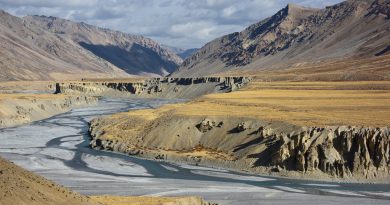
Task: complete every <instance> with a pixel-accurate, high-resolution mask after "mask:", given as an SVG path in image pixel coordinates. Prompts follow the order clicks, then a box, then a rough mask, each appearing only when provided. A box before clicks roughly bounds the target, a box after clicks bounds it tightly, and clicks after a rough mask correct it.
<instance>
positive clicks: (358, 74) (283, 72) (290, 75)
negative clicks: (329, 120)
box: [215, 55, 390, 81]
mask: <svg viewBox="0 0 390 205" xmlns="http://www.w3.org/2000/svg"><path fill="white" fill-rule="evenodd" d="M215 75H216V76H221V75H223V76H234V75H239V76H242V75H250V76H256V78H258V79H262V80H264V81H288V80H294V81H363V80H375V81H376V80H390V55H383V56H379V57H369V58H341V59H332V60H326V61H318V62H311V63H309V62H301V61H300V62H299V63H296V64H293V65H291V66H283V67H280V68H279V69H273V70H267V68H263V69H258V70H252V71H251V70H242V69H236V70H233V71H229V72H226V73H222V74H221V73H219V74H215Z"/></svg>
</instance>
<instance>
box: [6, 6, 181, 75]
mask: <svg viewBox="0 0 390 205" xmlns="http://www.w3.org/2000/svg"><path fill="white" fill-rule="evenodd" d="M0 18H1V22H0V27H1V30H0V48H1V51H0V70H1V74H0V79H1V80H7V81H9V80H52V79H59V80H62V79H79V78H80V76H83V77H90V78H99V77H105V78H107V77H110V78H123V77H132V76H135V75H137V76H138V75H143V76H165V75H167V74H168V73H170V72H172V71H174V70H175V69H176V68H177V67H178V66H179V64H180V63H181V61H182V60H181V58H180V57H178V56H177V55H176V54H174V53H173V52H170V51H168V50H166V49H164V48H162V47H160V45H159V44H158V43H157V42H154V41H153V40H151V39H149V38H145V37H142V36H139V35H131V34H125V33H121V32H119V31H112V30H109V29H104V28H99V27H97V26H92V25H88V24H86V23H77V22H72V21H70V20H65V19H61V18H58V17H46V16H26V17H23V18H19V17H16V16H13V15H11V14H9V13H7V12H5V11H2V12H1V13H0Z"/></svg>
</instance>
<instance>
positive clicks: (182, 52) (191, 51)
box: [162, 45, 199, 60]
mask: <svg viewBox="0 0 390 205" xmlns="http://www.w3.org/2000/svg"><path fill="white" fill-rule="evenodd" d="M162 47H163V48H165V49H167V50H170V51H172V52H174V53H176V55H178V56H180V58H181V59H183V60H185V59H186V58H188V57H190V56H191V55H192V54H194V53H195V52H196V51H198V50H199V48H190V49H182V48H177V47H173V46H167V45H162Z"/></svg>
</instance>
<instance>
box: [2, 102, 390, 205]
mask: <svg viewBox="0 0 390 205" xmlns="http://www.w3.org/2000/svg"><path fill="white" fill-rule="evenodd" d="M172 102H174V101H172V100H150V99H103V100H100V101H99V103H98V104H97V105H94V106H89V107H86V108H80V109H74V110H72V111H70V112H67V113H64V114H60V115H57V116H54V117H52V118H49V119H46V120H42V121H38V122H34V123H31V124H29V125H24V126H19V127H15V128H6V129H0V155H1V156H2V157H4V158H6V159H8V160H10V161H13V162H14V163H15V164H17V165H20V166H22V167H23V168H25V169H28V170H30V171H33V172H35V173H37V174H39V175H41V176H44V177H46V178H48V179H51V180H53V181H55V182H57V183H59V184H61V185H64V186H66V187H69V188H71V189H73V190H75V191H77V192H80V193H82V194H86V195H100V194H113V195H148V196H181V195H196V196H202V197H203V198H205V199H206V200H208V201H211V202H217V203H219V204H221V205H228V204H235V205H241V204H242V205H244V204H246V205H252V204H300V205H305V204H386V205H388V204H390V185H375V184H353V183H322V182H321V183H319V182H313V181H302V180H288V179H279V178H272V177H263V176H257V175H249V174H242V173H235V172H231V171H227V170H223V169H212V168H205V167H198V166H189V165H178V164H171V163H165V162H158V161H151V160H143V159H138V158H134V157H129V156H126V155H123V154H118V153H111V152H104V151H96V150H92V149H90V148H89V147H88V144H89V142H88V140H89V139H88V136H87V134H88V133H87V132H88V122H89V121H90V120H91V119H93V118H94V117H96V116H101V115H107V114H112V113H116V112H123V111H126V110H129V109H142V108H155V107H158V106H161V105H163V104H166V103H172Z"/></svg>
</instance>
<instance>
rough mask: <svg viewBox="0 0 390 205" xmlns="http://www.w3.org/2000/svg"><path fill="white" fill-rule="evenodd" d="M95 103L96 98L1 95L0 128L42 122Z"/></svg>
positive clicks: (49, 95)
mask: <svg viewBox="0 0 390 205" xmlns="http://www.w3.org/2000/svg"><path fill="white" fill-rule="evenodd" d="M95 103H97V98H95V97H92V96H76V95H51V94H3V95H1V96H0V128H4V127H11V126H16V125H21V124H25V123H29V122H32V121H37V120H42V119H45V118H48V117H51V116H53V115H56V114H60V113H64V112H67V111H69V110H71V109H73V108H77V107H81V106H86V105H90V104H95Z"/></svg>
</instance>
